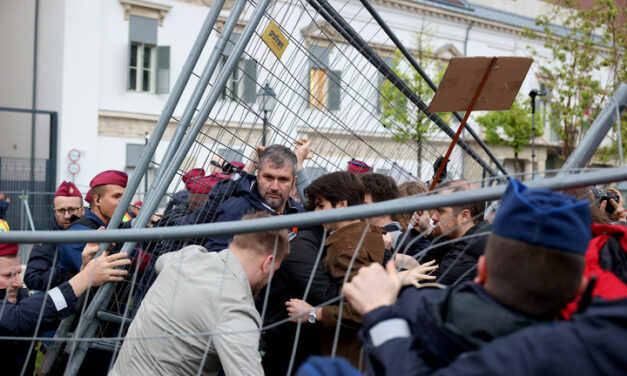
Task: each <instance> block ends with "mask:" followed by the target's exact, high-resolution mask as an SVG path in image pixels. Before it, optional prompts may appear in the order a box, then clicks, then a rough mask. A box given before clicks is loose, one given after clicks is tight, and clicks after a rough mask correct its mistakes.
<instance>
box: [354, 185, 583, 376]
mask: <svg viewBox="0 0 627 376" xmlns="http://www.w3.org/2000/svg"><path fill="white" fill-rule="evenodd" d="M589 239H590V211H589V207H588V202H587V201H582V202H577V201H576V200H575V199H574V198H573V197H571V196H566V195H563V194H560V193H554V192H551V191H549V190H546V189H527V188H526V187H525V186H524V185H522V183H520V182H517V181H515V180H513V179H512V180H510V183H509V186H508V188H507V190H506V192H505V195H504V196H503V200H502V203H501V208H500V209H499V211H498V213H497V214H496V218H495V219H494V225H493V227H492V233H491V234H490V236H489V239H488V243H487V246H486V250H485V255H483V256H481V257H480V258H479V262H478V265H477V277H476V278H475V280H474V282H470V281H469V282H464V283H462V284H459V285H457V286H453V287H450V288H448V289H429V288H422V289H415V288H408V289H405V290H403V291H402V292H401V293H400V295H398V292H399V290H400V282H401V281H400V280H399V277H398V274H397V272H396V269H395V268H394V266H393V265H388V266H387V273H386V271H384V269H383V267H381V266H380V265H374V264H373V265H371V266H369V267H368V268H362V269H361V270H360V271H359V274H358V275H357V276H356V277H355V278H353V280H352V281H351V282H350V283H349V284H347V285H345V286H344V292H345V294H346V297H347V299H348V301H349V302H350V303H351V305H353V307H354V308H355V309H356V310H357V311H358V312H361V313H363V314H364V316H363V327H362V332H361V336H362V341H363V343H364V350H365V358H366V365H367V367H368V370H369V372H368V373H369V374H372V375H382V374H388V375H392V374H394V375H427V374H429V375H430V374H431V373H432V372H433V371H434V370H436V369H439V368H442V367H445V366H447V365H449V364H451V363H452V362H453V361H454V360H455V359H456V358H457V357H458V356H459V355H460V354H462V353H464V352H468V351H472V350H476V349H479V348H481V347H482V346H483V345H485V344H486V343H488V342H490V341H492V340H494V339H496V338H499V337H503V336H506V335H508V334H510V333H513V332H515V331H517V330H520V329H523V328H525V327H527V326H531V325H533V324H537V323H539V322H548V321H552V320H553V319H554V318H556V317H557V316H558V314H559V312H560V310H561V309H562V308H563V307H564V306H565V305H566V304H567V303H568V302H569V301H571V300H572V299H573V298H574V296H575V295H576V294H577V293H578V292H580V291H582V290H583V288H584V286H585V279H584V278H583V269H584V264H585V261H584V257H583V255H584V254H585V251H586V248H587V245H588V242H589ZM397 295H398V298H397Z"/></svg>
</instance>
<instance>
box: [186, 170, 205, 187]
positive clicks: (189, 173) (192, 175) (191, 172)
mask: <svg viewBox="0 0 627 376" xmlns="http://www.w3.org/2000/svg"><path fill="white" fill-rule="evenodd" d="M203 176H205V170H204V169H202V168H192V169H191V170H189V171H187V172H186V173H185V175H183V177H182V178H181V179H182V180H183V183H185V184H187V182H188V181H189V179H191V178H198V177H203Z"/></svg>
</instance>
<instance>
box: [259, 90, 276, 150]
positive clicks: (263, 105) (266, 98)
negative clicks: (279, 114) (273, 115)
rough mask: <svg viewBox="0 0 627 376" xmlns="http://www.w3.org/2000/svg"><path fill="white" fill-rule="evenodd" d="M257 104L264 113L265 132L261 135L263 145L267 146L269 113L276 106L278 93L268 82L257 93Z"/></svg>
mask: <svg viewBox="0 0 627 376" xmlns="http://www.w3.org/2000/svg"><path fill="white" fill-rule="evenodd" d="M257 104H258V105H259V109H260V110H261V111H263V132H262V134H261V145H262V146H266V131H267V128H268V112H272V111H273V110H274V107H275V106H276V93H275V92H274V90H272V88H271V87H270V84H268V83H267V82H266V84H265V85H264V86H263V87H262V88H261V89H259V92H258V93H257Z"/></svg>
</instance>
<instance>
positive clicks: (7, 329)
mask: <svg viewBox="0 0 627 376" xmlns="http://www.w3.org/2000/svg"><path fill="white" fill-rule="evenodd" d="M5 293H6V290H0V295H2V297H1V301H0V313H1V315H2V316H0V336H2V337H7V336H15V337H27V336H33V335H35V334H36V333H34V332H35V329H36V328H37V321H38V319H39V315H40V312H43V314H42V317H41V325H40V327H39V332H45V331H48V330H51V329H54V328H56V327H57V325H58V323H59V320H62V319H64V318H65V317H67V316H69V315H71V314H72V313H74V312H75V305H76V301H77V298H76V295H74V290H73V289H72V286H70V283H69V282H64V283H62V284H61V285H59V286H58V287H55V288H53V289H51V290H50V291H49V292H48V293H47V294H44V293H36V294H33V295H31V296H28V293H27V291H26V289H20V291H19V293H18V296H17V303H16V304H12V303H9V302H8V301H5V300H4V296H5ZM44 303H45V305H44ZM42 305H44V306H43V311H42ZM32 348H33V344H32V342H30V341H11V340H0V359H1V361H0V367H1V368H0V373H1V374H2V375H19V374H20V372H21V371H22V366H23V365H24V363H25V362H26V357H27V356H28V353H29V352H31V350H32ZM35 355H36V354H34V353H33V354H31V357H30V359H29V367H27V369H26V372H25V373H24V374H25V375H32V374H33V367H34V363H35Z"/></svg>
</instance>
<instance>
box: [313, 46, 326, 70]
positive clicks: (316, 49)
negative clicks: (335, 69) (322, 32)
mask: <svg viewBox="0 0 627 376" xmlns="http://www.w3.org/2000/svg"><path fill="white" fill-rule="evenodd" d="M309 67H310V68H321V69H328V68H329V49H328V48H327V47H321V46H309Z"/></svg>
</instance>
